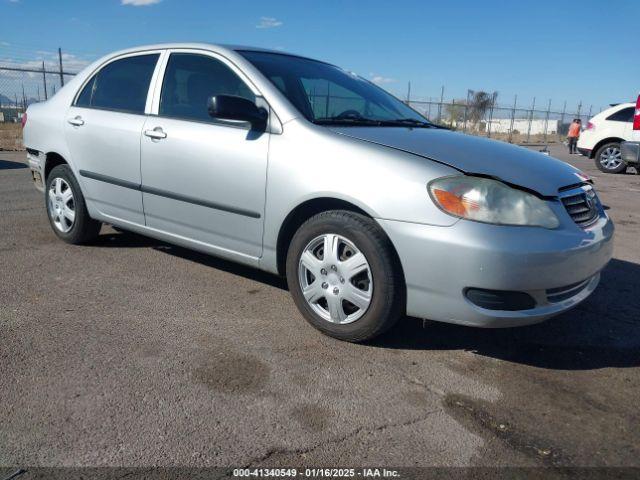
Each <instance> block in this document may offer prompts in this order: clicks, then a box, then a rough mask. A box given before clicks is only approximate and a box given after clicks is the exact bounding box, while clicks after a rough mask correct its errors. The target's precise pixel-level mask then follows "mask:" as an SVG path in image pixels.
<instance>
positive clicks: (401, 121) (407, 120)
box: [383, 118, 445, 128]
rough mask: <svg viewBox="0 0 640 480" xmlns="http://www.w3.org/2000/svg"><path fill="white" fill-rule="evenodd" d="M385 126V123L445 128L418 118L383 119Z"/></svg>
mask: <svg viewBox="0 0 640 480" xmlns="http://www.w3.org/2000/svg"><path fill="white" fill-rule="evenodd" d="M383 122H384V124H385V126H387V125H402V126H405V125H406V126H411V127H418V128H445V127H441V126H440V125H436V124H434V123H431V122H425V121H423V120H418V119H417V118H396V119H393V120H384V121H383Z"/></svg>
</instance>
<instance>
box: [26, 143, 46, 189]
mask: <svg viewBox="0 0 640 480" xmlns="http://www.w3.org/2000/svg"><path fill="white" fill-rule="evenodd" d="M44 161H45V154H44V153H42V152H39V151H37V150H33V149H31V148H27V163H28V164H29V169H30V170H31V179H32V180H33V185H34V186H35V187H36V189H37V190H39V191H41V192H44Z"/></svg>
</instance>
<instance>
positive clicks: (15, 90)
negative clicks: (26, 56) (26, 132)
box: [0, 49, 76, 150]
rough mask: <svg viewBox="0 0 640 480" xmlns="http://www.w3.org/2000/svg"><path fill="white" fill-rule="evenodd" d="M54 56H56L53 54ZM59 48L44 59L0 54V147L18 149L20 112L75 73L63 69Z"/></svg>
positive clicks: (53, 91)
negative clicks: (18, 58)
mask: <svg viewBox="0 0 640 480" xmlns="http://www.w3.org/2000/svg"><path fill="white" fill-rule="evenodd" d="M55 57H57V58H55ZM63 58H64V56H63V54H62V51H61V50H60V49H59V50H58V52H57V54H55V53H54V55H50V56H49V57H48V58H47V59H46V60H44V59H43V60H28V61H16V60H7V59H5V58H0V150H21V149H22V148H23V146H22V129H21V120H22V115H23V114H24V112H25V111H26V109H27V107H28V106H29V105H31V104H32V103H36V102H41V101H44V100H47V99H48V98H50V97H51V96H53V95H55V93H56V91H58V90H60V88H62V87H63V86H64V84H65V83H66V82H67V81H68V80H69V79H71V78H72V77H73V76H74V75H75V74H76V73H75V72H69V71H65V69H64V61H63Z"/></svg>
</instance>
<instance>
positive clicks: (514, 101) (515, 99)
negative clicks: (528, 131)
mask: <svg viewBox="0 0 640 480" xmlns="http://www.w3.org/2000/svg"><path fill="white" fill-rule="evenodd" d="M517 103H518V95H516V96H515V98H514V99H513V108H512V109H511V124H510V125H509V143H511V141H512V140H513V122H514V121H515V119H516V104H517Z"/></svg>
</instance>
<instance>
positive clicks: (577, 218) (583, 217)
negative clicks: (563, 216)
mask: <svg viewBox="0 0 640 480" xmlns="http://www.w3.org/2000/svg"><path fill="white" fill-rule="evenodd" d="M573 192H575V190H574V191H573ZM562 204H563V205H564V208H566V209H567V212H568V213H569V215H570V216H571V218H572V219H573V221H574V222H576V223H577V224H578V225H579V226H581V227H582V228H585V227H588V226H589V225H591V224H593V223H594V222H595V221H596V220H597V219H598V215H599V213H598V198H597V197H596V192H595V191H594V190H593V188H592V187H591V186H588V187H583V188H581V189H580V191H579V193H571V194H569V195H567V196H566V197H562Z"/></svg>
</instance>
